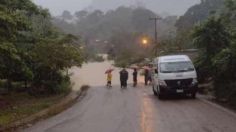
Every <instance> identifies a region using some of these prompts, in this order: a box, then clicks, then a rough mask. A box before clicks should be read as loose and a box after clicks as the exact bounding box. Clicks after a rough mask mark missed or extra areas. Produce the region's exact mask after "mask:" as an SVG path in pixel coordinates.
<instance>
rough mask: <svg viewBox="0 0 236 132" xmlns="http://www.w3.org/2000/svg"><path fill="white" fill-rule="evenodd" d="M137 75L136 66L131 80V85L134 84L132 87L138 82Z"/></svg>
mask: <svg viewBox="0 0 236 132" xmlns="http://www.w3.org/2000/svg"><path fill="white" fill-rule="evenodd" d="M137 77H138V71H137V69H136V68H134V72H133V82H134V85H133V86H134V87H136V86H137V82H138V79H137Z"/></svg>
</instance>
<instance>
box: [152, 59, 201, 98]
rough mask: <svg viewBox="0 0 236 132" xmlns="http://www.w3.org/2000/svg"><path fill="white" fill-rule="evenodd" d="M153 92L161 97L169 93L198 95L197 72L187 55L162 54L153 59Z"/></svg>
mask: <svg viewBox="0 0 236 132" xmlns="http://www.w3.org/2000/svg"><path fill="white" fill-rule="evenodd" d="M153 64H154V65H153V66H154V67H155V68H154V70H153V74H152V81H153V92H154V94H155V95H157V96H158V97H159V98H160V99H161V98H163V97H164V96H166V95H169V94H185V95H191V97H192V98H195V97H196V93H197V91H198V81H197V73H196V70H195V68H194V66H193V63H192V61H191V60H190V58H189V57H188V56H186V55H172V56H161V57H158V58H156V59H155V60H154V61H153Z"/></svg>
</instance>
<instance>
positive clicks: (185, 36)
mask: <svg viewBox="0 0 236 132" xmlns="http://www.w3.org/2000/svg"><path fill="white" fill-rule="evenodd" d="M223 5H224V0H201V3H200V4H197V5H194V6H192V7H191V8H189V9H188V11H187V12H186V13H185V14H184V15H183V16H181V17H180V18H179V19H178V21H177V22H176V24H175V25H176V27H177V38H176V39H177V41H178V43H179V45H181V48H192V47H193V45H192V39H191V32H192V30H193V29H194V26H195V25H198V24H200V23H202V22H204V21H205V20H207V18H208V17H209V16H210V15H211V14H217V13H218V12H219V11H220V10H221V9H222V8H223Z"/></svg>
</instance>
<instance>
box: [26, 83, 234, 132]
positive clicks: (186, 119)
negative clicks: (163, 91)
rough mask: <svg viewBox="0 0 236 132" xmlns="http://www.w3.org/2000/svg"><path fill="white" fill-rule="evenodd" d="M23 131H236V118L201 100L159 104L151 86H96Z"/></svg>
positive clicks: (172, 101) (168, 100)
mask: <svg viewBox="0 0 236 132" xmlns="http://www.w3.org/2000/svg"><path fill="white" fill-rule="evenodd" d="M24 132H236V118H235V117H234V116H232V115H230V114H228V113H227V112H224V111H222V110H221V109H217V108H215V107H213V106H212V105H209V104H207V103H204V102H202V101H200V100H198V99H196V100H192V99H186V98H185V99H167V100H164V101H160V100H158V99H157V97H155V96H154V95H153V93H152V90H151V88H150V87H142V86H140V87H138V88H132V87H129V88H128V89H126V90H121V89H120V88H119V87H118V86H117V87H113V88H111V89H107V88H105V87H93V88H91V89H89V91H88V93H87V95H86V96H85V97H83V98H82V99H81V100H78V102H77V103H76V104H75V105H74V106H72V107H71V108H69V109H68V110H66V111H64V112H63V113H61V114H59V115H57V116H55V117H52V118H50V119H47V120H45V121H41V122H39V123H37V124H35V125H34V126H32V127H31V128H28V129H26V130H24Z"/></svg>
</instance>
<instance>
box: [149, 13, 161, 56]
mask: <svg viewBox="0 0 236 132" xmlns="http://www.w3.org/2000/svg"><path fill="white" fill-rule="evenodd" d="M149 20H151V21H154V22H155V45H156V46H157V44H158V42H157V21H158V20H161V18H160V17H152V18H149ZM156 53H157V47H156V48H155V55H156Z"/></svg>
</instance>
